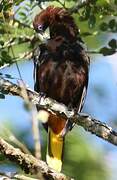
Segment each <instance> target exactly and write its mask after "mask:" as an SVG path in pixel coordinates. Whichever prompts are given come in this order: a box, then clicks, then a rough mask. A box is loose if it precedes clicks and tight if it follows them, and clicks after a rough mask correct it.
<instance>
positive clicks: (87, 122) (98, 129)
mask: <svg viewBox="0 0 117 180" xmlns="http://www.w3.org/2000/svg"><path fill="white" fill-rule="evenodd" d="M0 91H1V92H2V91H3V92H7V93H8V94H10V95H16V96H20V97H22V98H23V96H22V93H21V88H20V86H18V85H16V84H14V83H12V82H10V81H8V80H5V79H4V78H2V77H0ZM27 93H28V96H29V99H30V101H31V102H32V103H33V104H38V105H40V107H42V108H45V109H46V110H48V111H51V112H52V113H55V114H57V115H59V116H62V117H66V118H67V119H69V120H70V121H72V122H74V123H76V124H77V125H79V126H82V127H83V128H84V129H85V130H86V131H89V132H91V133H92V134H95V135H96V136H98V137H100V138H102V139H104V140H106V141H108V142H110V143H111V144H114V145H116V146H117V132H116V131H114V130H112V128H111V127H109V126H108V125H106V124H105V123H102V122H100V121H98V120H96V119H94V118H92V117H91V116H89V115H87V114H83V113H80V114H75V113H74V110H69V109H68V108H67V107H66V106H65V105H64V104H60V103H58V102H57V101H55V100H53V99H51V98H45V97H42V95H41V94H40V93H39V94H38V93H37V92H34V91H32V90H31V89H27ZM40 99H41V100H40Z"/></svg>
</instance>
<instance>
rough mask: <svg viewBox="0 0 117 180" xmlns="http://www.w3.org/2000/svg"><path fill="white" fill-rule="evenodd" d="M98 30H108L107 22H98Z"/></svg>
mask: <svg viewBox="0 0 117 180" xmlns="http://www.w3.org/2000/svg"><path fill="white" fill-rule="evenodd" d="M100 30H101V31H107V30H108V24H107V23H105V22H103V23H102V24H100Z"/></svg>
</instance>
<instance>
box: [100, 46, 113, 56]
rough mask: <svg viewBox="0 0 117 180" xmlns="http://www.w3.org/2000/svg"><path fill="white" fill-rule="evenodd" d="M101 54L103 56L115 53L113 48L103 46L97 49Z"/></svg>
mask: <svg viewBox="0 0 117 180" xmlns="http://www.w3.org/2000/svg"><path fill="white" fill-rule="evenodd" d="M99 52H100V53H101V54H103V55H104V56H108V55H112V54H114V53H115V50H114V49H110V48H108V47H103V48H101V49H100V51H99Z"/></svg>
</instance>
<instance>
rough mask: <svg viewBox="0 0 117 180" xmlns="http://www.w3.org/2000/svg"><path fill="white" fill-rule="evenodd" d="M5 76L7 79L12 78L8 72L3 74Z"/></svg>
mask: <svg viewBox="0 0 117 180" xmlns="http://www.w3.org/2000/svg"><path fill="white" fill-rule="evenodd" d="M5 77H6V78H8V79H13V78H12V76H11V75H10V74H5Z"/></svg>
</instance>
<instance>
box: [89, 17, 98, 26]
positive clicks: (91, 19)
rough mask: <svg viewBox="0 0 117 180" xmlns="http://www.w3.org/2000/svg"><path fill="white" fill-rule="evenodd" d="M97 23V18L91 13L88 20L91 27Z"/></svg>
mask: <svg viewBox="0 0 117 180" xmlns="http://www.w3.org/2000/svg"><path fill="white" fill-rule="evenodd" d="M95 23H96V18H95V16H94V15H91V16H90V18H89V20H88V24H89V27H90V28H93V27H94V26H95Z"/></svg>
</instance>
